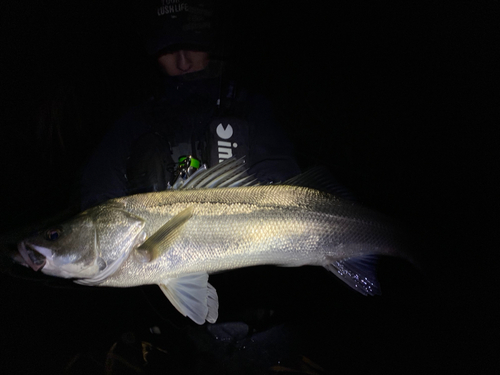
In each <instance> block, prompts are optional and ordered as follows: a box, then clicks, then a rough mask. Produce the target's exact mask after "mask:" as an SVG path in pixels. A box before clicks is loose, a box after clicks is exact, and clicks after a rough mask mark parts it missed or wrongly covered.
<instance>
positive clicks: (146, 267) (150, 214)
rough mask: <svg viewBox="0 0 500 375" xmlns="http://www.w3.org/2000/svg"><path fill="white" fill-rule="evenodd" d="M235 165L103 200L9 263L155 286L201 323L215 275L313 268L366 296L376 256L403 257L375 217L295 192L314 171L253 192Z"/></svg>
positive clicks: (209, 315) (33, 240) (213, 303)
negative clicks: (266, 267) (255, 269)
mask: <svg viewBox="0 0 500 375" xmlns="http://www.w3.org/2000/svg"><path fill="white" fill-rule="evenodd" d="M243 164H244V162H243V161H242V160H229V161H227V162H223V163H221V164H219V165H217V166H215V167H214V168H212V169H210V170H203V171H201V170H200V171H198V172H197V173H195V174H193V175H192V176H191V177H190V178H189V179H187V180H185V181H180V182H179V184H178V185H179V186H180V187H179V189H173V190H168V191H164V192H156V193H147V194H138V195H134V196H129V197H123V198H116V199H112V200H110V201H108V202H105V203H103V204H101V205H99V206H96V207H94V208H91V209H89V210H87V211H85V212H83V213H81V214H80V215H77V216H76V217H75V218H73V219H72V220H69V221H68V222H65V223H63V224H61V225H60V226H58V227H55V228H52V229H49V230H48V231H46V232H42V233H40V234H37V235H35V236H32V237H30V238H28V239H26V240H24V241H21V242H20V243H19V247H18V248H19V253H20V255H21V257H18V258H17V259H21V262H22V263H23V264H25V265H29V266H30V267H31V268H33V269H34V270H39V269H40V270H41V272H44V273H47V274H49V275H53V276H58V277H66V278H74V279H75V282H77V283H79V284H84V285H98V286H112V287H132V286H138V285H145V284H158V285H159V286H160V288H161V290H162V291H163V292H164V294H165V295H166V297H167V298H168V299H169V300H170V302H171V303H172V304H173V305H174V306H175V308H176V309H177V310H178V311H179V312H181V313H182V314H183V315H184V316H188V317H189V318H191V319H192V320H193V321H195V322H196V323H198V324H203V323H204V322H205V321H207V322H210V323H213V322H215V321H216V319H217V316H218V296H217V293H216V291H215V289H214V288H213V286H212V285H210V283H209V282H208V275H209V274H212V273H215V272H221V271H226V270H231V269H236V268H241V267H249V266H255V265H267V264H271V265H278V266H285V267H297V266H302V265H317V266H323V267H324V268H326V269H327V270H328V271H330V272H332V273H334V274H335V275H336V276H337V277H338V278H339V279H340V280H342V281H344V282H345V283H346V284H347V285H349V286H350V287H351V288H353V289H354V290H356V291H358V292H360V293H362V294H364V295H375V294H380V286H379V284H378V281H377V279H376V274H375V263H376V257H375V256H378V255H392V256H399V257H403V258H408V257H407V255H406V254H405V253H404V252H402V251H401V248H400V246H399V244H398V239H397V232H396V231H395V230H394V229H393V226H392V225H391V224H390V223H389V221H388V220H387V219H385V218H384V217H383V216H381V215H379V214H377V213H375V212H374V211H371V210H369V209H367V208H364V207H362V206H360V205H358V204H356V203H353V202H352V201H349V200H345V199H341V198H338V197H337V196H335V195H332V194H329V193H326V192H323V191H320V189H315V188H309V187H303V186H301V184H304V185H306V186H310V185H311V184H310V182H311V180H315V179H316V178H318V177H319V179H320V180H321V176H318V173H309V174H308V173H306V174H304V175H301V176H298V177H296V178H293V179H291V180H289V181H287V182H286V183H284V184H278V185H266V186H254V182H253V181H251V177H250V176H248V175H247V174H246V169H245V168H244V165H243ZM249 179H250V180H249ZM182 184H184V185H182ZM181 185H182V186H181ZM246 185H250V186H246ZM231 186H236V187H231ZM22 259H24V261H23V260H22Z"/></svg>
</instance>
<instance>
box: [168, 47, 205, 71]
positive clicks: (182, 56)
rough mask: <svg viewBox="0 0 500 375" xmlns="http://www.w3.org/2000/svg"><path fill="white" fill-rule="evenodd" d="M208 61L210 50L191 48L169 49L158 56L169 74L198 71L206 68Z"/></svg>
mask: <svg viewBox="0 0 500 375" xmlns="http://www.w3.org/2000/svg"><path fill="white" fill-rule="evenodd" d="M208 62H209V57H208V52H205V51H196V50H190V49H179V50H174V51H167V52H164V53H162V54H160V56H158V63H159V64H160V66H161V68H162V69H163V70H164V71H165V73H167V74H168V75H169V76H180V75H183V74H186V73H193V72H198V71H200V70H203V69H205V68H206V67H207V65H208Z"/></svg>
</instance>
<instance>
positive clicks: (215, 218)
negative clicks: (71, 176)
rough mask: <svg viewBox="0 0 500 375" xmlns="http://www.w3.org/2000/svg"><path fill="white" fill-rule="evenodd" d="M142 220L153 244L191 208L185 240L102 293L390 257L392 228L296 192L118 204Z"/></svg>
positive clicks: (147, 198) (132, 265)
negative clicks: (260, 268)
mask: <svg viewBox="0 0 500 375" xmlns="http://www.w3.org/2000/svg"><path fill="white" fill-rule="evenodd" d="M117 201H118V202H120V203H122V204H123V205H124V208H125V210H126V211H128V212H130V213H131V214H133V215H136V216H138V217H141V218H143V219H144V221H145V223H146V225H145V228H144V230H145V232H146V234H147V236H148V237H149V236H151V235H152V234H153V233H155V232H156V231H157V230H158V228H160V227H161V226H162V225H163V224H164V223H165V222H167V221H168V220H170V219H171V218H173V217H174V216H175V215H176V214H177V213H179V212H181V211H183V210H185V209H186V208H188V207H193V215H192V217H191V218H190V219H189V220H188V222H187V223H186V225H185V226H184V228H183V229H182V233H180V234H179V235H177V236H176V237H175V238H174V239H173V240H172V241H171V243H170V244H169V245H170V246H169V248H168V250H167V251H165V252H164V253H163V254H162V255H161V256H160V257H159V258H158V259H156V260H155V261H153V262H148V263H141V262H138V261H137V260H136V259H135V258H134V257H133V256H130V257H129V258H128V259H127V260H126V261H125V263H124V264H123V266H122V267H121V268H120V270H119V271H118V272H117V273H115V274H114V275H112V276H110V277H109V278H108V279H106V280H105V281H104V282H103V283H102V284H101V285H107V286H135V285H142V284H155V283H159V282H161V281H162V280H165V279H166V278H174V277H178V276H180V275H183V274H190V273H197V272H207V273H209V274H210V273H214V272H220V271H224V270H230V269H235V268H241V267H248V266H254V265H263V264H275V265H282V266H302V265H306V264H308V265H327V264H329V263H330V262H331V261H333V260H336V259H344V258H350V257H353V256H354V257H357V256H362V255H364V254H374V253H377V254H391V253H393V252H394V251H395V243H394V239H393V237H392V233H391V228H390V227H388V226H385V225H384V224H381V223H380V217H377V215H375V214H374V213H372V212H370V211H368V210H366V209H363V208H361V207H359V206H357V205H353V204H352V203H351V202H348V201H344V200H341V199H338V198H336V197H334V196H332V195H329V194H326V193H322V192H319V191H316V190H312V189H308V188H302V187H296V186H286V185H281V186H253V187H241V188H234V189H201V190H184V191H174V192H168V191H167V192H163V193H152V194H143V195H138V196H132V197H127V198H121V199H118V200H117Z"/></svg>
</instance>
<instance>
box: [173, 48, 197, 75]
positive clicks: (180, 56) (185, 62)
mask: <svg viewBox="0 0 500 375" xmlns="http://www.w3.org/2000/svg"><path fill="white" fill-rule="evenodd" d="M192 67H193V62H192V61H191V58H190V56H189V53H187V51H185V50H182V49H181V50H179V51H177V69H179V70H180V71H182V72H185V73H187V72H189V71H190V70H191V68H192Z"/></svg>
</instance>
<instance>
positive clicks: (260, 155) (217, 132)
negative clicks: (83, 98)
mask: <svg viewBox="0 0 500 375" xmlns="http://www.w3.org/2000/svg"><path fill="white" fill-rule="evenodd" d="M170 3H171V4H170ZM154 5H155V6H154V7H153V8H151V11H150V13H149V15H148V16H150V17H152V21H151V20H149V21H145V23H146V24H147V25H148V26H149V28H148V30H147V32H146V33H145V34H146V47H147V50H148V53H149V54H150V55H151V56H153V57H154V58H155V59H156V60H157V62H158V65H159V67H160V69H161V71H162V72H163V73H164V82H162V85H163V87H162V93H161V94H160V95H157V96H155V97H154V98H152V99H151V100H149V101H148V102H146V103H144V104H142V105H139V106H137V107H134V108H132V109H131V110H130V111H129V112H128V113H126V114H125V115H124V116H123V117H122V118H121V120H119V121H118V122H117V123H116V124H115V126H114V127H113V128H112V129H111V130H110V131H109V133H108V134H107V135H106V136H105V137H104V139H103V141H102V143H101V145H100V146H99V148H98V149H97V151H96V152H95V154H94V155H93V156H92V158H91V159H90V161H89V163H88V165H87V166H86V168H85V169H84V172H83V178H82V187H81V188H82V189H81V195H82V201H81V206H82V209H86V208H89V207H91V206H93V205H96V204H98V203H101V202H103V201H105V200H108V199H111V198H115V197H120V196H125V195H130V194H134V193H141V192H147V191H161V190H164V189H166V188H167V186H168V184H169V183H173V181H174V180H175V178H176V177H177V175H178V171H179V161H180V160H183V159H182V158H183V157H186V156H191V157H192V158H191V159H188V160H191V166H192V167H194V168H197V167H198V164H199V163H205V164H207V165H208V166H212V165H214V164H217V163H219V162H221V161H223V160H225V159H227V158H229V157H231V156H235V157H243V156H245V160H246V162H247V164H248V166H249V169H250V173H251V174H254V175H255V177H256V178H257V179H258V180H259V181H261V182H279V181H284V180H286V179H288V178H290V177H292V176H294V175H296V174H298V173H300V170H299V168H298V166H297V164H296V162H295V161H294V159H293V154H292V147H291V145H290V143H289V142H288V141H287V140H286V137H285V136H284V134H283V133H282V132H281V131H280V129H279V127H278V126H277V124H276V123H275V122H274V120H273V116H272V111H271V106H270V104H269V102H268V101H267V100H266V99H265V98H263V97H262V96H260V95H257V94H253V93H250V92H247V91H245V90H242V89H241V88H240V87H238V86H237V85H236V84H235V82H234V81H231V80H230V79H229V77H228V76H227V74H226V73H225V70H224V68H225V66H224V65H225V64H224V62H223V61H222V60H221V59H220V50H221V44H220V43H219V42H218V41H217V40H216V39H217V38H216V35H217V33H216V28H215V27H214V24H215V16H214V9H213V7H212V6H211V4H209V3H208V2H207V1H205V2H204V3H203V4H200V3H199V2H196V3H188V2H187V1H183V2H182V3H181V2H178V1H169V0H162V1H160V2H157V3H156V4H154Z"/></svg>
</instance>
